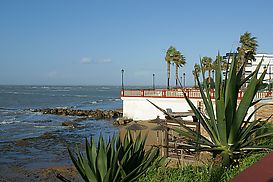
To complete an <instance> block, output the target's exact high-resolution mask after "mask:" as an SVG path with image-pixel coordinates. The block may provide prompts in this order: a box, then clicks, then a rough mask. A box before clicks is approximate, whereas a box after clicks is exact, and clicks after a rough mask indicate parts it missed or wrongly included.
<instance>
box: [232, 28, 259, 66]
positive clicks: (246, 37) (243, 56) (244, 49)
mask: <svg viewBox="0 0 273 182" xmlns="http://www.w3.org/2000/svg"><path fill="white" fill-rule="evenodd" d="M256 39H257V38H256V37H252V36H251V33H250V32H245V33H244V34H243V35H241V36H240V43H241V47H238V48H237V51H238V58H239V66H242V65H243V63H244V62H245V61H252V60H254V59H255V57H254V55H255V54H256V51H257V47H258V43H257V40H256Z"/></svg>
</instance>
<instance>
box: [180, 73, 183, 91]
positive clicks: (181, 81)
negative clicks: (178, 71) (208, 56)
mask: <svg viewBox="0 0 273 182" xmlns="http://www.w3.org/2000/svg"><path fill="white" fill-rule="evenodd" d="M182 83H183V80H182V76H181V77H180V86H181V87H182V88H183V85H182Z"/></svg>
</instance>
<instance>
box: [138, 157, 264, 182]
mask: <svg viewBox="0 0 273 182" xmlns="http://www.w3.org/2000/svg"><path fill="white" fill-rule="evenodd" d="M266 154H267V152H261V153H253V154H251V155H248V156H246V157H244V158H242V159H241V160H239V161H238V163H237V165H233V166H231V167H230V168H224V169H223V168H221V167H218V166H215V165H212V164H207V165H203V166H193V165H188V166H185V167H182V168H176V169H173V168H160V169H155V170H151V171H148V172H147V173H146V175H144V176H142V177H141V178H140V179H139V180H138V181H139V182H148V181H149V182H175V181H179V182H191V181H192V182H195V181H199V182H213V181H215V182H216V181H217V182H218V181H219V182H225V181H229V180H230V179H232V178H234V177H235V176H237V175H238V174H239V173H240V172H242V171H243V170H245V169H246V168H248V167H249V166H251V165H252V164H254V163H255V162H257V161H258V160H260V159H261V158H262V157H264V156H265V155H266Z"/></svg>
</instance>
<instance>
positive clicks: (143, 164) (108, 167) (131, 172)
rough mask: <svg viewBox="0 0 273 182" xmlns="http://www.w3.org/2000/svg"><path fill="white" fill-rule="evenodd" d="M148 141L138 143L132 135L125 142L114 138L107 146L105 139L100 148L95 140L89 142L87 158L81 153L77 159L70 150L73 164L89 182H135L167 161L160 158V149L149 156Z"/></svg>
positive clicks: (154, 150) (117, 137)
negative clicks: (152, 168) (146, 148)
mask: <svg viewBox="0 0 273 182" xmlns="http://www.w3.org/2000/svg"><path fill="white" fill-rule="evenodd" d="M145 141H146V138H145V139H141V134H139V135H138V137H137V138H136V140H135V142H134V141H133V139H132V136H131V134H130V132H129V131H128V132H127V134H126V135H125V137H124V140H123V142H121V139H120V137H119V136H114V137H113V138H112V139H111V140H109V141H108V142H106V143H104V141H103V138H102V136H100V138H99V142H98V146H96V143H95V141H94V139H92V138H91V141H90V143H89V142H88V140H87V139H86V142H85V143H86V157H85V156H84V155H83V154H82V153H81V152H79V151H78V152H76V155H74V154H73V152H72V151H71V150H70V149H68V151H69V155H70V157H71V160H72V162H73V163H74V165H75V167H76V169H77V170H78V172H79V174H80V175H81V177H82V178H83V179H84V180H85V181H92V182H110V181H111V182H116V181H124V182H126V181H135V180H136V179H138V178H139V177H140V176H141V175H143V174H144V173H145V172H147V170H148V169H149V168H151V167H155V166H159V165H161V163H162V162H163V160H164V159H163V158H159V149H158V148H155V149H153V148H151V149H150V150H149V151H147V152H145V150H144V145H145Z"/></svg>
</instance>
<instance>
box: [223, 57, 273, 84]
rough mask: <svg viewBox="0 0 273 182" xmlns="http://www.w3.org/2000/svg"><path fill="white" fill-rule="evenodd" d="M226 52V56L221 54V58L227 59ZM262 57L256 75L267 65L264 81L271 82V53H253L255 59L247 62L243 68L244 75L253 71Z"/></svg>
mask: <svg viewBox="0 0 273 182" xmlns="http://www.w3.org/2000/svg"><path fill="white" fill-rule="evenodd" d="M228 54H229V53H227V54H226V56H223V58H224V59H226V60H227V59H228ZM231 58H232V57H231ZM262 58H263V62H262V65H261V68H260V70H259V74H258V77H259V76H260V75H261V74H262V72H263V70H264V68H265V67H267V66H268V69H267V72H266V75H265V78H264V82H265V83H272V79H273V54H264V53H258V54H256V55H255V60H254V61H252V62H249V63H248V64H247V65H246V68H245V71H246V76H248V75H249V74H251V73H252V72H253V71H255V69H256V67H257V65H258V64H259V63H260V61H261V60H262ZM224 74H225V73H224Z"/></svg>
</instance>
